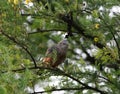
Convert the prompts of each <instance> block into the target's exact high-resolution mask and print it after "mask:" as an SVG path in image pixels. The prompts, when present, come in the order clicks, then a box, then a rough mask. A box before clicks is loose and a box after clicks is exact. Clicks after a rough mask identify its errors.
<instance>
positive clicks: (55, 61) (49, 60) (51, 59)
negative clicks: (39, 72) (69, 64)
mask: <svg viewBox="0 0 120 94" xmlns="http://www.w3.org/2000/svg"><path fill="white" fill-rule="evenodd" d="M67 49H68V41H67V40H62V41H60V42H59V43H58V44H56V45H54V46H52V47H50V48H48V49H47V52H46V56H45V58H44V59H43V64H44V65H45V66H47V67H52V68H56V67H57V66H58V65H59V64H61V63H62V62H63V61H64V60H65V58H66V54H67Z"/></svg>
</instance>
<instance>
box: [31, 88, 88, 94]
mask: <svg viewBox="0 0 120 94" xmlns="http://www.w3.org/2000/svg"><path fill="white" fill-rule="evenodd" d="M84 89H86V88H85V87H81V88H61V89H56V88H54V89H50V90H46V91H39V92H34V93H29V94H39V93H46V92H52V91H63V90H64V91H65V90H66V91H71V90H84Z"/></svg>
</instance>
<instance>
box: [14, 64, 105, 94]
mask: <svg viewBox="0 0 120 94" xmlns="http://www.w3.org/2000/svg"><path fill="white" fill-rule="evenodd" d="M27 69H30V70H31V69H32V70H34V69H36V70H38V69H39V70H44V69H47V70H49V71H51V72H55V73H58V74H59V75H62V76H66V77H68V78H70V79H72V80H73V81H76V82H77V83H79V84H80V85H82V86H83V87H85V88H86V89H90V90H93V91H96V92H99V93H101V94H106V93H105V92H104V91H101V90H99V89H98V88H96V87H95V88H94V87H91V86H88V85H87V84H85V83H82V82H81V81H80V80H79V79H77V78H75V77H74V76H72V75H70V74H68V73H66V72H64V71H62V70H60V69H58V68H49V67H43V66H39V67H38V66H37V67H29V68H27ZM25 70H26V68H21V69H16V70H12V71H13V72H21V71H25Z"/></svg>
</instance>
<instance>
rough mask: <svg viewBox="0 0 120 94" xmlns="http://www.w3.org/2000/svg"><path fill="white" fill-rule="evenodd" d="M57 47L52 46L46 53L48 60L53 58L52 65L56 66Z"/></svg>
mask: <svg viewBox="0 0 120 94" xmlns="http://www.w3.org/2000/svg"><path fill="white" fill-rule="evenodd" d="M57 53H58V52H57V47H56V46H52V47H50V48H48V49H47V52H46V57H47V58H51V59H50V60H52V61H51V62H50V63H52V64H54V63H55V62H56V60H57Z"/></svg>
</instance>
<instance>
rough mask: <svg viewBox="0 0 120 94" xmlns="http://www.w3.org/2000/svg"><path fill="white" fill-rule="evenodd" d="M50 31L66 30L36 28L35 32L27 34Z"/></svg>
mask: <svg viewBox="0 0 120 94" xmlns="http://www.w3.org/2000/svg"><path fill="white" fill-rule="evenodd" d="M51 31H62V32H65V31H66V30H64V29H46V30H43V29H40V28H37V30H36V31H35V32H28V34H36V33H43V32H51Z"/></svg>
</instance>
